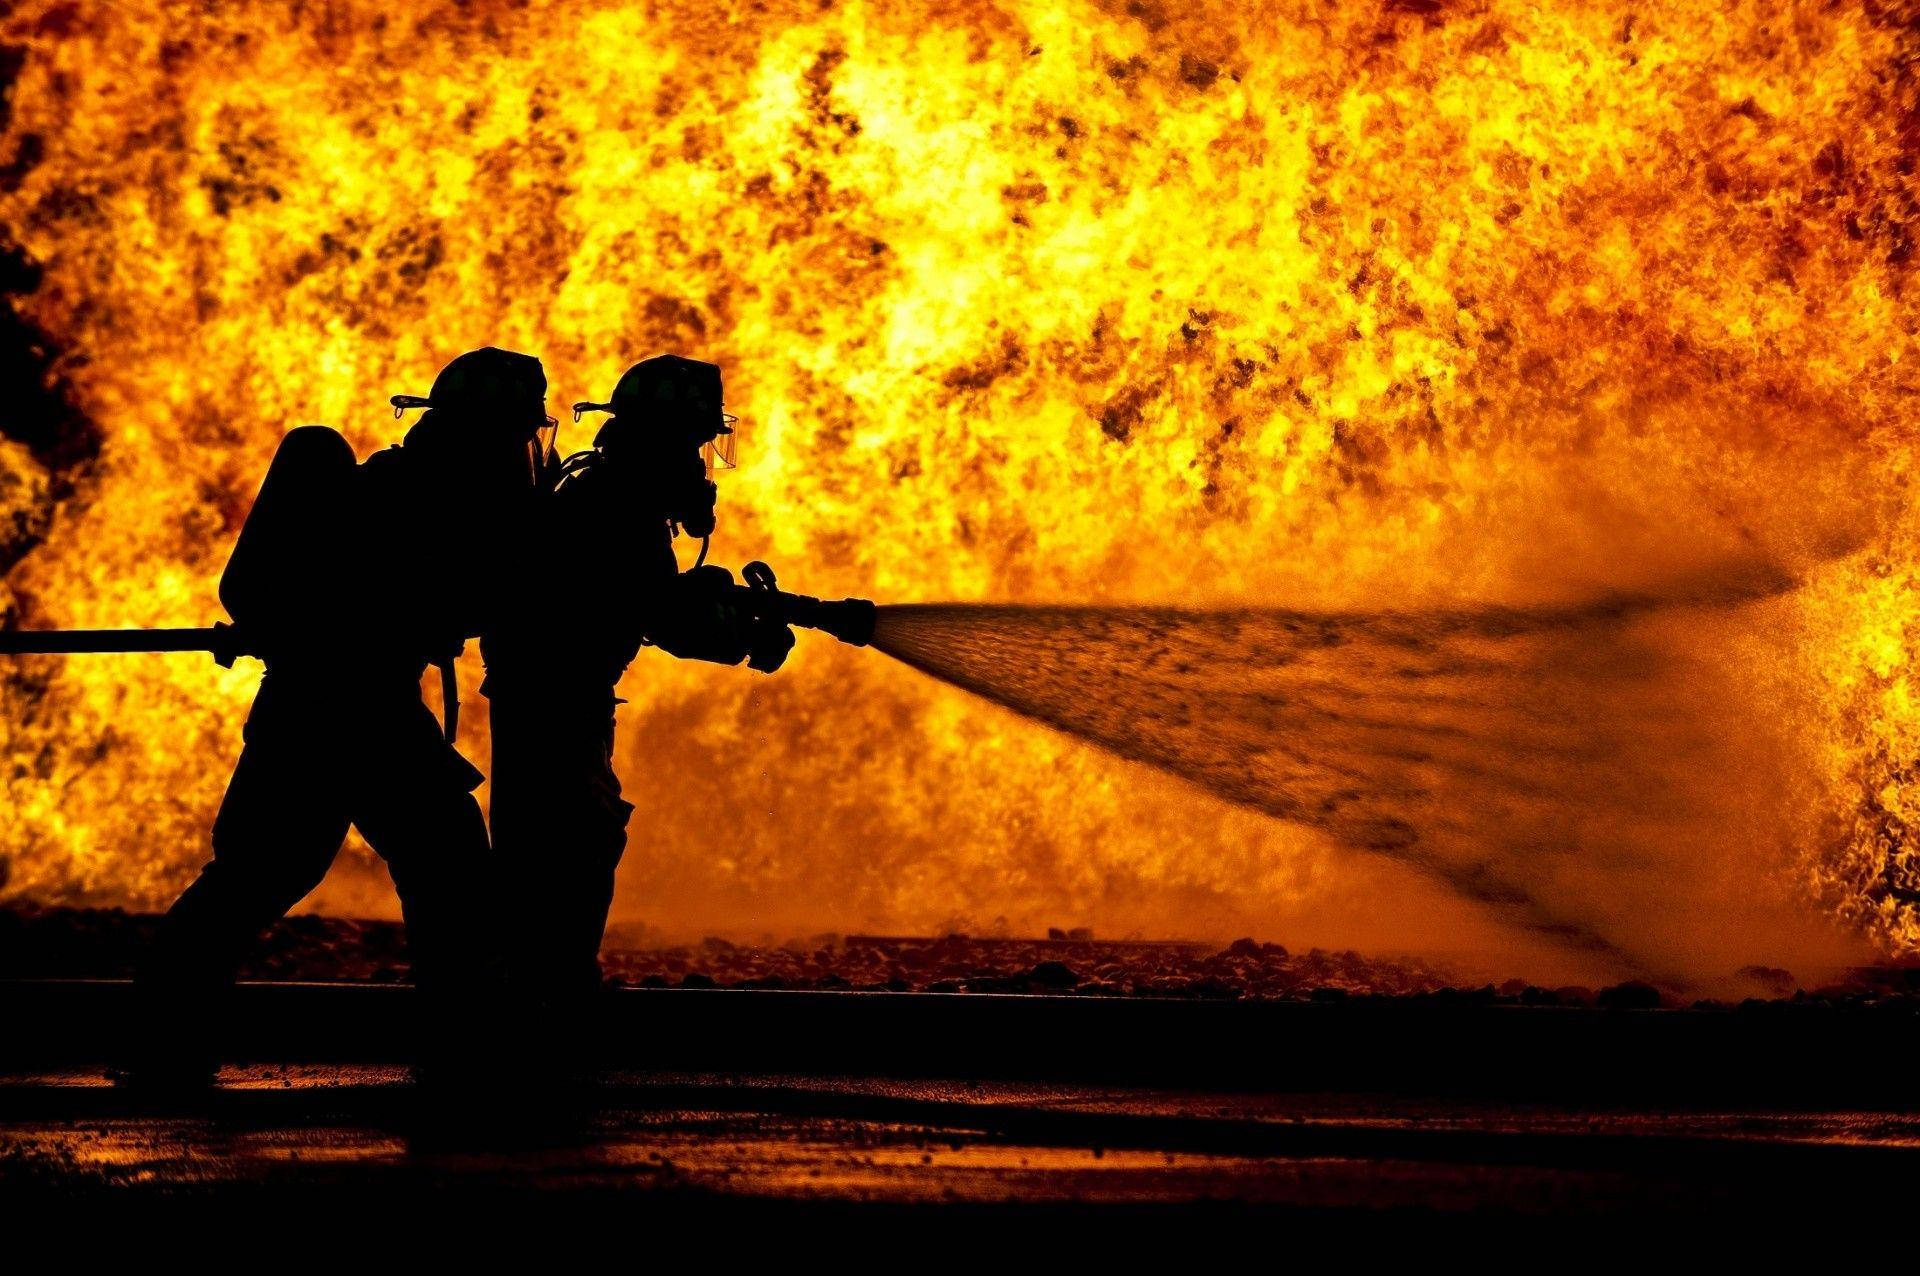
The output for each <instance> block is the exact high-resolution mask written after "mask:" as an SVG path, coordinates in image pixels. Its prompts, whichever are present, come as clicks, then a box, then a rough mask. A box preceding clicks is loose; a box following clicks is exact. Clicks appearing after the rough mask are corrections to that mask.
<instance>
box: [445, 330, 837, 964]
mask: <svg viewBox="0 0 1920 1276" xmlns="http://www.w3.org/2000/svg"><path fill="white" fill-rule="evenodd" d="M588 411H601V412H610V413H612V416H611V417H610V418H609V419H608V420H607V421H606V422H605V424H604V425H603V426H602V427H601V429H600V430H599V432H598V434H597V435H596V436H595V438H594V441H593V447H592V448H591V449H590V450H588V451H585V452H581V453H578V454H576V455H574V456H572V457H569V458H567V460H566V461H565V462H564V463H562V464H561V465H560V466H559V467H558V468H557V479H556V481H555V482H554V483H553V484H552V486H551V488H550V490H549V491H548V493H547V495H546V496H545V497H544V498H543V500H542V501H541V507H540V511H539V514H538V516H537V524H536V525H537V528H538V530H537V533H536V535H535V536H534V537H533V538H532V540H531V541H530V542H529V543H531V544H537V545H540V546H542V547H543V549H542V553H541V556H540V557H539V558H538V559H537V560H536V561H535V562H533V563H531V564H529V565H528V567H527V569H526V570H525V571H523V572H522V573H521V576H520V581H521V586H522V592H521V595H520V598H521V603H520V605H519V606H516V607H511V608H509V609H507V610H505V611H503V612H502V613H500V618H499V623H498V624H497V625H496V626H495V627H494V628H493V629H491V630H489V631H488V632H487V633H486V634H485V635H484V636H483V637H482V639H481V652H482V654H483V655H484V656H485V659H486V666H487V677H486V681H485V682H484V683H483V684H482V687H481V689H482V691H483V692H484V693H485V694H486V696H487V697H488V700H489V703H490V718H491V723H492V734H493V766H492V781H493V787H492V826H493V838H494V848H495V853H496V854H497V856H498V857H499V860H500V864H501V870H502V877H503V880H506V881H510V882H511V883H512V884H513V892H514V898H513V914H514V924H513V926H512V933H513V936H514V940H515V942H514V948H513V952H512V953H511V954H510V955H509V969H510V970H511V971H512V972H513V973H514V974H515V975H517V976H518V977H519V979H520V980H523V981H524V984H523V985H522V986H523V987H525V988H527V989H530V990H531V991H533V992H534V993H535V994H536V995H540V996H547V997H553V998H556V999H559V1000H561V1001H564V1000H566V999H568V998H571V997H575V996H578V995H581V994H585V993H588V992H590V991H592V990H593V989H595V988H597V987H598V986H599V982H600V965H599V950H600V942H601V938H602V935H603V933H604V931H605V928H606V921H607V911H608V908H609V907H610V906H611V904H612V902H613V890H614V869H615V867H616V866H617V865H618V864H619V862H620V858H621V855H622V853H623V852H624V850H625V848H626V842H627V819H628V816H629V814H630V813H631V812H632V810H633V807H632V805H631V804H630V803H628V802H627V801H626V800H625V799H624V798H623V797H622V796H621V787H620V780H619V777H618V775H617V774H616V773H615V771H614V767H613V733H614V710H615V706H616V705H617V704H618V703H619V701H618V700H617V699H616V697H615V685H616V684H617V683H618V682H619V681H620V678H621V675H622V674H623V673H624V672H625V671H626V668H627V666H628V664H629V663H631V662H632V661H633V659H634V658H635V656H636V655H637V654H638V652H639V650H640V648H641V647H642V646H643V645H652V646H656V647H659V648H660V649H661V650H663V651H665V652H667V653H668V654H670V655H673V656H676V657H679V658H682V659H695V660H707V661H713V662H716V663H720V664H729V665H731V664H738V663H739V662H741V661H742V660H745V661H748V662H749V663H750V664H751V665H752V667H754V668H756V669H760V670H762V671H765V672H772V671H773V670H774V669H777V668H779V666H780V664H781V662H782V661H784V660H785V659H786V655H787V653H788V651H790V650H791V649H792V647H793V633H792V631H791V630H790V629H789V628H788V627H787V625H786V624H784V623H781V622H780V620H778V619H777V618H767V617H763V616H757V615H755V614H754V612H753V609H752V608H750V607H745V606H741V605H739V604H738V602H737V601H735V599H737V598H738V597H740V596H743V595H744V594H745V591H743V590H739V589H737V587H735V586H734V585H733V580H732V575H731V573H729V572H727V571H726V570H725V569H724V568H720V567H715V566H710V565H696V566H695V567H694V568H693V569H692V570H691V571H688V572H685V573H683V572H681V571H680V570H679V564H678V560H677V558H676V556H675V553H674V548H673V542H674V539H675V537H676V536H678V535H680V534H682V533H685V534H688V535H691V536H697V537H700V538H702V540H703V542H704V541H705V539H706V538H707V537H708V536H710V535H711V534H712V532H713V529H714V501H715V493H716V490H717V489H716V488H715V485H714V482H713V477H712V469H713V466H714V464H715V463H716V461H718V460H720V459H721V458H723V457H724V458H726V459H727V460H728V461H730V458H731V449H730V448H729V446H728V445H729V443H730V442H731V438H730V436H731V433H732V430H731V425H730V420H731V419H730V418H728V417H727V416H726V415H725V414H724V413H723V412H722V410H721V381H720V369H719V368H718V367H716V366H714V365H713V364H710V363H700V362H697V361H695V360H692V359H685V358H681V357H678V356H675V355H662V356H660V357H658V358H653V359H648V360H646V361H644V362H642V363H638V364H635V365H634V366H633V367H632V368H629V369H628V370H627V372H626V373H625V374H624V375H623V376H622V377H621V378H620V380H619V383H618V384H617V385H616V386H615V387H614V391H613V395H612V397H611V398H610V399H609V400H608V401H607V402H604V403H580V404H576V405H575V407H574V413H575V418H576V419H578V417H579V414H580V413H582V412H588ZM705 556H706V549H705V546H704V544H703V546H702V549H701V553H700V558H701V563H702V564H704V560H705ZM756 596H758V597H769V598H771V597H776V596H775V595H772V594H764V595H756ZM809 601H811V600H809ZM862 605H863V606H867V611H868V618H867V620H866V626H867V629H868V630H869V631H870V630H871V618H870V614H871V607H870V605H866V604H862Z"/></svg>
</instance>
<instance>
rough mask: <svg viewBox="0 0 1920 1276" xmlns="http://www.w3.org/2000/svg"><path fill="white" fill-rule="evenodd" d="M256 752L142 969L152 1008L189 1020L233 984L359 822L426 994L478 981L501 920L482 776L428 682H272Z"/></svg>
mask: <svg viewBox="0 0 1920 1276" xmlns="http://www.w3.org/2000/svg"><path fill="white" fill-rule="evenodd" d="M245 740H246V744H245V747H244V748H243V749H242V750H241V753H240V761H239V763H238V765H237V766H236V767H235V768H234V772H233V779H232V781H231V782H230V783H229V784H228V786H227V795H226V799H225V801H224V802H223V803H222V804H221V807H220V814H219V816H218V818H217V819H216V820H215V822H214V827H213V860H212V862H211V863H209V864H208V865H207V866H206V867H205V868H204V869H202V870H201V873H200V876H199V878H198V879H197V880H196V881H195V882H194V883H193V884H192V885H191V886H189V887H188V888H187V890H186V892H185V893H184V894H183V895H181V896H180V899H179V900H178V902H176V903H175V904H174V906H173V908H172V909H171V910H170V911H169V912H168V913H167V915H166V918H165V919H164V920H163V922H162V923H161V927H160V933H159V937H158V942H157V943H156V945H155V947H154V949H153V952H152V953H151V956H150V958H149V960H148V962H147V963H146V966H145V968H144V970H143V971H142V983H143V984H144V986H145V989H146V991H147V993H148V1000H149V1003H150V1004H151V1003H155V1002H158V1003H160V1004H162V1005H165V1004H167V1003H172V1004H173V1005H175V1006H176V1007H179V1008H181V1009H185V1008H187V1007H188V1006H190V1005H192V1004H193V1003H194V1001H195V1000H196V999H197V998H198V997H199V996H203V995H205V994H209V993H212V992H215V991H217V990H218V989H220V988H221V987H223V986H225V985H226V984H229V983H231V982H232V980H233V978H234V975H235V972H236V971H237V970H238V968H239V966H240V964H241V962H242V961H244V960H245V958H246V956H247V954H248V952H249V950H250V949H251V948H252V947H253V945H254V943H255V942H256V941H257V940H258V938H259V936H260V933H261V932H262V931H263V930H265V929H266V927H267V926H269V925H270V924H272V923H273V922H274V921H276V920H278V919H279V918H280V917H281V916H283V915H284V914H285V913H286V912H287V910H288V909H290V908H292V907H293V905H294V904H296V903H298V902H299V901H300V900H301V899H302V898H303V897H304V896H305V895H307V894H308V893H309V892H310V891H312V890H313V889H314V888H315V887H316V886H318V885H319V884H320V879H321V878H323V877H324V876H326V872H327V869H328V867H329V866H330V865H331V864H332V863H333V859H334V856H335V855H336V854H337V853H338V852H339V849H340V844H341V842H342V840H343V839H344V838H345V836H346V833H347V829H348V826H349V825H352V826H355V827H358V828H359V830H360V832H361V835H362V836H364V837H365V838H366V840H367V842H368V844H369V845H371V846H372V847H373V849H374V850H375V851H376V852H378V853H379V854H380V856H381V857H382V858H383V859H384V860H385V861H386V863H387V868H388V871H389V872H390V873H391V874H392V875H393V883H394V886H395V887H396V888H397V889H398V891H399V894H400V904H401V909H402V912H403V914H404V916H405V918H406V925H407V946H408V950H409V956H410V960H411V964H412V970H413V979H414V982H415V983H416V984H418V985H420V986H421V988H422V989H423V990H425V991H428V992H430V993H434V994H444V993H446V992H448V991H450V990H452V989H455V988H459V987H464V986H470V985H472V984H473V983H475V982H477V981H478V980H479V979H480V977H481V976H482V975H483V973H484V970H483V967H484V961H485V956H486V954H485V952H484V948H483V940H484V939H485V938H486V933H487V923H488V921H489V918H488V917H487V915H486V914H485V912H484V910H483V907H482V905H483V903H484V902H485V899H486V890H487V886H488V883H487V881H486V880H485V879H486V877H487V872H488V863H489V851H488V846H487V831H486V825H485V823H484V821H483V820H482V818H481V814H480V807H479V804H478V803H477V802H476V801H475V800H474V797H473V789H474V788H475V786H477V785H478V784H479V782H480V779H481V776H480V773H479V772H478V771H477V770H475V769H474V767H473V766H472V765H470V764H469V763H468V762H467V761H466V760H465V759H464V758H462V757H461V756H460V755H459V753H457V752H456V751H455V750H454V749H453V747H452V746H451V745H449V744H448V743H447V742H446V740H445V738H444V737H443V735H442V733H441V728H440V724H439V723H438V722H437V721H436V720H435V718H434V716H433V714H432V712H431V711H429V710H428V708H427V707H426V705H425V704H423V703H422V702H421V700H420V696H419V690H418V686H417V685H415V684H408V683H404V682H396V683H394V684H393V685H390V686H385V687H379V688H369V687H366V686H360V685H351V684H346V683H344V682H342V681H340V680H322V679H311V680H305V681H302V680H298V679H294V678H291V677H288V676H286V675H281V674H275V673H271V672H270V673H269V674H268V675H267V678H266V679H265V681H264V682H263V683H262V684H261V689H260V694H259V696H258V697H257V698H256V699H255V701H254V707H253V712H252V714H251V715H250V716H249V717H248V719H247V725H246V733H245ZM153 1029H154V1030H155V1031H165V1030H166V1025H165V1024H164V1023H161V1024H156V1025H153Z"/></svg>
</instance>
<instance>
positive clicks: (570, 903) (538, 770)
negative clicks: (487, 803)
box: [490, 690, 633, 997]
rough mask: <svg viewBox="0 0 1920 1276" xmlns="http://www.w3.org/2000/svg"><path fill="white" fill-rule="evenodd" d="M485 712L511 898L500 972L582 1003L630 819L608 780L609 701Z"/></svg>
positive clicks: (512, 705) (540, 699)
mask: <svg viewBox="0 0 1920 1276" xmlns="http://www.w3.org/2000/svg"><path fill="white" fill-rule="evenodd" d="M491 700H492V707H491V710H490V715H491V720H492V728H493V731H492V733H493V790H492V814H493V839H494V848H495V852H496V854H497V855H498V857H499V862H500V870H501V878H502V880H503V881H505V882H508V883H510V884H511V889H512V892H513V897H512V899H511V900H510V901H509V902H508V904H507V906H506V909H505V911H506V914H507V916H508V917H509V918H510V923H509V927H510V933H511V936H512V940H511V947H510V950H509V953H508V962H509V969H510V971H511V972H512V973H513V975H514V976H515V977H516V978H517V979H520V980H523V981H525V983H526V984H527V985H528V986H530V988H531V990H532V991H534V992H536V993H538V994H541V995H547V996H560V997H571V996H576V995H584V994H586V993H590V992H592V991H593V990H594V989H596V988H598V987H599V985H600V941H601V938H602V937H603V936H604V934H605V933H606V927H607V911H608V909H610V908H611V907H612V906H613V879H614V870H615V869H616V868H617V867H618V866H619V863H620V856H621V854H622V852H623V851H625V849H626V845H627V817H628V816H629V815H631V814H632V812H633V806H632V804H631V803H629V802H627V801H625V800H624V799H622V798H621V796H620V779H619V777H618V776H617V775H616V774H615V773H614V769H613V710H614V699H613V692H612V691H611V690H602V691H601V692H599V693H598V694H594V695H587V696H582V697H578V698H570V697H554V696H551V695H546V696H542V695H539V694H537V693H536V694H531V695H520V694H505V693H496V694H494V695H493V696H492V698H491Z"/></svg>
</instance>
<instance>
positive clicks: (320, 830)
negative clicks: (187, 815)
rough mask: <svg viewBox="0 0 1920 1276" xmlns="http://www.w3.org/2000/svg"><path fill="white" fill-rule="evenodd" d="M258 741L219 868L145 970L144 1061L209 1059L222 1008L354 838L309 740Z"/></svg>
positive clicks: (166, 931) (166, 927) (252, 744)
mask: <svg viewBox="0 0 1920 1276" xmlns="http://www.w3.org/2000/svg"><path fill="white" fill-rule="evenodd" d="M252 734H253V735H254V738H252V739H250V740H249V741H248V743H247V745H246V747H245V748H243V749H242V750H241V753H240V761H239V763H238V765H236V766H235V767H234V772H233V779H232V780H231V781H230V782H229V783H228V785H227V794H226V798H225V799H224V800H223V801H222V802H221V804H220V814H219V816H218V817H217V818H216V819H215V821H214V825H213V859H212V861H211V862H210V863H208V864H207V866H206V867H205V868H204V869H202V870H201V871H200V876H199V877H198V878H197V879H195V881H194V882H193V884H192V885H191V886H189V887H187V889H186V891H185V892H184V893H183V894H182V895H181V896H180V898H179V899H178V900H177V901H175V903H174V905H173V907H172V908H170V909H168V910H167V915H166V916H165V917H164V918H163V919H162V920H161V923H160V931H159V934H158V936H157V937H156V940H155V943H154V946H153V948H152V949H151V951H150V952H149V953H148V954H147V956H146V959H145V960H144V961H143V963H142V966H141V970H140V974H139V981H138V982H139V984H140V986H141V998H140V1002H141V1006H142V1013H141V1016H140V1019H141V1022H140V1024H139V1026H138V1032H139V1034H140V1036H141V1038H142V1040H141V1043H140V1047H139V1052H140V1053H142V1054H145V1055H148V1056H151V1055H153V1054H156V1053H165V1052H167V1051H169V1050H171V1051H173V1052H175V1053H180V1054H186V1053H192V1052H202V1053H203V1052H205V1051H206V1049H207V1048H208V1042H207V1035H208V1033H209V1032H210V1029H211V1026H212V1024H211V1020H212V1017H213V1003H214V1001H215V1000H216V999H217V997H218V996H219V994H220V993H221V992H222V991H223V990H224V989H225V988H226V987H227V986H228V985H229V984H231V983H232V982H233V978H234V974H235V972H236V971H237V970H238V969H239V967H240V964H241V962H243V961H244V960H245V959H246V956H247V953H248V950H249V949H251V948H252V946H253V945H254V943H255V942H256V941H257V940H258V939H259V937H260V933H261V932H262V931H264V930H265V929H266V928H267V927H268V926H270V925H272V924H273V923H274V922H276V921H278V920H279V919H280V918H281V917H283V916H285V914H286V912H287V910H288V909H290V908H292V907H293V906H294V905H295V904H297V903H299V902H300V900H301V899H302V898H303V897H304V896H306V895H307V894H308V892H310V891H312V890H313V889H314V887H316V886H318V885H319V884H320V880H321V879H322V878H323V877H325V876H326V873H327V868H328V866H329V865H331V864H332V863H333V858H334V855H335V854H336V853H337V852H338V851H339V849H340V842H341V840H342V839H343V838H344V837H345V836H346V832H347V818H346V812H345V806H344V803H343V801H342V795H341V794H340V793H338V792H337V791H335V790H334V789H333V787H332V786H331V785H330V783H329V781H328V778H327V771H326V769H325V768H324V766H322V765H319V764H318V762H317V760H316V759H315V758H314V756H313V755H312V752H311V749H310V748H309V747H308V746H307V745H306V744H305V743H304V742H303V740H302V738H301V737H300V736H298V735H296V734H293V733H271V734H270V733H264V732H255V733H252Z"/></svg>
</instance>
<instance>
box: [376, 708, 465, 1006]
mask: <svg viewBox="0 0 1920 1276" xmlns="http://www.w3.org/2000/svg"><path fill="white" fill-rule="evenodd" d="M354 770H355V779H354V797H353V802H352V806H351V808H350V813H351V815H352V817H353V822H354V823H355V824H356V825H358V826H359V828H360V832H361V833H362V834H363V835H364V836H365V837H366V839H367V843H368V845H370V846H372V847H373V849H374V850H375V851H377V852H378V853H379V854H380V856H381V858H382V859H384V860H386V862H387V871H388V872H389V873H391V874H392V875H393V884H394V887H395V889H397V890H398V891H399V893H400V907H401V911H402V914H403V915H404V917H405V918H406V923H407V949H408V952H409V955H410V960H411V964H412V967H413V981H414V983H415V984H417V985H419V986H420V987H421V988H423V989H426V990H429V991H434V992H438V991H443V990H447V989H451V988H457V987H461V986H472V985H474V984H476V983H478V982H480V981H481V980H482V979H484V977H485V976H486V974H487V968H488V965H489V962H490V951H489V940H490V938H491V936H492V935H493V934H494V932H495V920H494V917H493V915H492V910H491V909H490V908H489V906H488V905H489V895H490V884H491V878H492V855H491V852H490V849H489V847H488V844H487V825H486V820H485V819H484V818H483V817H482V816H481V814H480V804H479V802H477V801H476V800H475V799H474V796H473V790H474V788H475V787H477V786H478V785H479V783H480V780H481V778H482V777H481V775H480V773H479V772H478V771H477V770H475V769H474V768H473V767H472V766H471V765H470V764H469V763H468V762H467V761H466V759H464V758H462V757H461V756H460V755H459V753H457V752H455V750H454V749H453V747H452V746H451V745H449V744H448V743H447V742H446V740H445V739H444V738H443V736H442V735H441V732H440V724H439V723H438V722H436V721H435V720H434V717H433V715H432V714H431V713H430V712H428V710H427V708H426V706H425V705H424V704H421V703H420V702H419V701H418V700H414V701H412V702H411V703H409V704H407V705H404V706H398V707H396V708H395V710H394V711H393V712H392V713H391V714H390V715H385V714H383V715H382V720H381V722H380V724H379V726H378V728H377V729H375V730H371V731H369V732H368V733H367V737H366V739H365V747H364V749H363V751H362V753H361V755H360V756H359V757H358V758H357V759H356V761H355V768H354Z"/></svg>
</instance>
